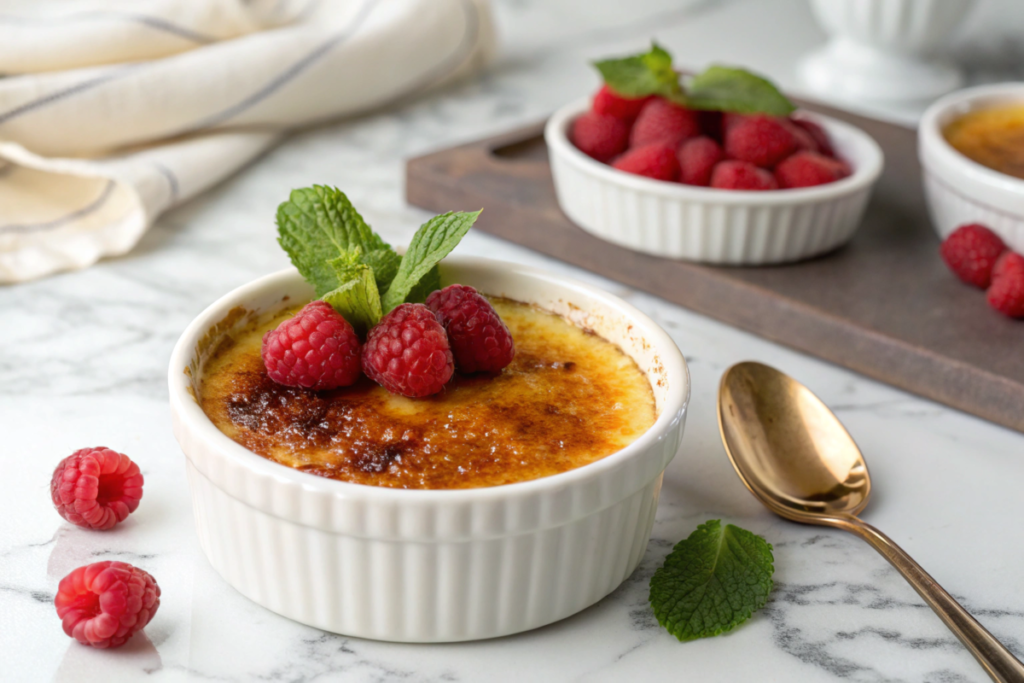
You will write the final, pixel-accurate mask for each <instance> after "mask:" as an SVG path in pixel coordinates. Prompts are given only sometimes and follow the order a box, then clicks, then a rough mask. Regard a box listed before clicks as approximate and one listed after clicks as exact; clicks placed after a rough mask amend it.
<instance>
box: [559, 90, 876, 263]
mask: <svg viewBox="0 0 1024 683" xmlns="http://www.w3.org/2000/svg"><path fill="white" fill-rule="evenodd" d="M588 107H589V102H588V101H586V100H580V101H578V102H574V103H573V104H570V105H567V106H565V107H563V108H561V109H559V110H558V111H557V112H555V113H554V115H553V116H552V117H551V118H550V119H549V120H548V123H547V126H546V127H545V129H544V139H545V141H546V142H547V145H548V150H549V155H550V159H551V173H552V175H553V176H554V181H555V193H556V195H557V196H558V203H559V205H560V206H561V207H562V210H563V211H564V212H565V214H566V215H567V216H568V217H569V218H570V219H572V221H573V222H575V223H576V224H577V225H579V226H580V227H581V228H583V229H584V230H586V231H587V232H590V233H593V234H594V235H597V236H598V237H601V238H602V239H605V240H608V241H609V242H614V243H615V244H619V245H622V246H624V247H628V248H630V249H635V250H637V251H642V252H646V253H648V254H654V255H655V256H666V257H669V258H678V259H686V260H689V261H704V262H707V263H719V264H735V265H743V264H745V265H760V264H769V263H786V262H789V261H797V260H800V259H803V258H807V257H809V256H814V255H815V254H820V253H824V252H826V251H829V250H831V249H835V248H836V247H838V246H840V245H841V244H844V243H845V242H846V241H848V240H849V239H850V238H851V237H852V236H853V233H854V232H855V231H856V229H857V226H858V224H859V223H860V219H861V216H862V215H863V213H864V209H865V207H866V206H867V201H868V197H869V196H870V194H871V187H872V185H873V184H874V182H875V180H876V179H877V178H878V176H879V174H880V173H881V172H882V150H881V149H879V147H878V145H877V144H876V143H875V141H874V140H872V139H871V136H869V135H867V134H866V133H864V132H862V131H860V130H858V129H857V128H854V127H853V126H850V125H847V124H845V123H842V122H841V121H836V120H835V119H830V118H828V117H825V116H819V115H814V114H807V117H808V118H810V119H813V120H814V121H816V122H818V123H819V124H821V125H822V126H824V127H825V130H826V131H828V134H829V135H830V136H831V138H832V142H833V145H834V146H835V148H836V151H837V152H838V154H839V155H840V156H842V157H843V158H844V159H845V160H846V161H847V162H849V164H850V165H851V166H852V167H853V174H852V175H850V176H849V177H848V178H844V179H842V180H840V181H838V182H835V183H830V184H828V185H819V186H817V187H807V188H799V189H794V190H775V191H768V192H746V191H737V190H716V189H712V188H708V187H694V186H692V185H683V184H681V183H669V182H663V181H660V180H652V179H650V178H644V177H642V176H638V175H633V174H630V173H624V172H622V171H618V170H616V169H614V168H612V167H611V166H609V165H607V164H602V163H600V162H599V161H595V160H594V159H591V158H590V157H588V156H587V155H586V154H584V153H583V152H581V151H579V150H578V149H576V147H575V146H574V145H573V144H572V143H571V142H569V137H568V131H569V126H570V125H571V124H572V122H573V120H574V119H575V118H576V117H577V116H579V115H580V114H582V113H583V112H585V111H586V110H587V109H588Z"/></svg>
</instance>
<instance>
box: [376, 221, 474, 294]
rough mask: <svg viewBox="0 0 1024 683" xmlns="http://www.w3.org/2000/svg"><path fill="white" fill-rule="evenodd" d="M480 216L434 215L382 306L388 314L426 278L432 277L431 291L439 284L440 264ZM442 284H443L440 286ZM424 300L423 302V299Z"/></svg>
mask: <svg viewBox="0 0 1024 683" xmlns="http://www.w3.org/2000/svg"><path fill="white" fill-rule="evenodd" d="M479 215H480V212H479V211H477V212H476V213H461V212H452V211H449V212H448V213H445V214H441V215H440V216H434V217H433V218H431V219H430V220H429V221H427V222H426V223H424V224H423V225H422V226H420V229H419V230H417V231H416V234H415V235H413V238H412V242H410V243H409V249H408V251H406V252H405V256H403V257H402V263H401V265H400V266H399V267H398V274H397V275H395V279H394V280H392V281H391V286H390V287H388V291H387V293H386V294H385V295H384V299H383V300H382V304H383V307H384V312H385V313H387V312H388V311H390V310H391V309H393V308H394V307H395V306H398V305H399V304H401V303H403V302H405V301H406V300H407V299H408V297H409V296H410V294H413V293H414V290H416V286H417V285H419V284H420V282H421V281H422V280H423V279H424V278H428V277H429V281H430V283H431V288H432V289H436V288H437V287H435V286H433V285H434V282H437V279H438V278H437V270H436V268H437V264H438V263H440V261H441V259H443V258H444V257H445V256H447V255H448V254H449V253H450V252H451V250H452V249H454V248H455V245H456V244H458V243H459V240H461V239H462V238H463V236H464V235H465V234H466V233H467V232H469V229H470V228H471V227H473V223H475V222H476V219H477V216H479ZM438 284H439V283H438ZM427 294H429V292H423V291H422V290H421V291H417V292H415V296H416V297H417V298H419V296H421V295H422V296H423V298H426V295H427ZM420 300H421V301H422V299H420Z"/></svg>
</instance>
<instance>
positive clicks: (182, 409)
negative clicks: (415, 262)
mask: <svg viewBox="0 0 1024 683" xmlns="http://www.w3.org/2000/svg"><path fill="white" fill-rule="evenodd" d="M441 274H442V280H443V281H444V282H446V283H450V282H461V283H464V284H468V285H472V286H474V287H476V288H478V289H479V290H481V291H483V292H487V293H489V294H494V295H498V296H505V297H509V298H512V299H516V300H519V301H524V302H528V303H533V304H536V305H538V306H541V307H543V308H545V309H547V310H550V311H554V312H556V313H559V314H561V315H563V316H565V317H566V318H568V319H570V320H571V321H572V322H574V323H575V324H577V325H581V326H584V327H586V328H589V329H592V330H594V331H595V332H596V333H598V334H600V335H601V336H603V337H605V338H606V339H609V340H610V341H612V342H614V343H616V344H618V345H619V346H620V347H622V349H623V350H624V351H625V352H626V353H627V354H629V355H630V356H632V357H633V358H634V359H635V360H636V362H637V364H638V365H639V367H640V368H641V369H642V370H644V371H645V372H646V373H647V376H648V377H649V378H650V380H651V386H652V388H653V390H654V395H655V400H656V403H657V408H658V418H657V420H656V422H655V424H654V426H653V427H651V429H650V430H648V431H647V432H646V433H645V434H643V435H642V436H641V437H640V438H639V439H638V440H637V441H636V442H634V443H633V444H631V445H629V446H627V447H626V448H624V449H622V450H621V451H619V452H617V453H614V454H612V455H610V456H608V457H606V458H604V459H602V460H599V461H597V462H595V463H592V464H590V465H587V466H585V467H581V468H579V469H576V470H571V471H569V472H565V473H562V474H558V475H555V476H552V477H547V478H544V479H537V480H534V481H528V482H523V483H518V484H511V485H508V486H498V487H491V488H481V489H467V490H450V491H423V490H408V491H407V490H398V489H389V488H381V487H374V486H363V485H359V484H350V483H346V482H341V481H334V480H331V479H325V478H322V477H317V476H315V475H311V474H307V473H304V472H300V471H298V470H295V469H292V468H289V467H286V466H283V465H279V464H277V463H274V462H271V461H270V460H266V459H264V458H262V457H260V456H258V455H256V454H255V453H253V452H251V451H249V450H248V449H246V448H244V447H242V446H241V445H239V444H237V443H235V442H234V441H232V440H231V439H229V438H228V437H226V436H225V435H224V434H222V433H221V432H220V431H218V430H217V428H216V427H215V426H214V425H213V423H212V422H210V420H209V419H208V418H207V417H206V415H205V414H204V413H203V411H202V409H201V408H200V406H199V405H198V403H197V402H196V399H195V396H196V393H197V388H198V385H199V382H200V381H201V379H202V372H203V363H204V361H205V360H206V357H207V356H208V355H209V353H210V352H211V351H212V350H213V349H214V348H215V347H216V344H217V340H218V339H219V338H221V336H222V335H224V334H225V333H227V332H229V331H230V330H232V329H236V328H238V326H240V325H244V324H245V322H246V320H248V319H250V318H249V316H251V315H257V314H260V313H263V312H267V311H272V310H276V309H278V308H279V307H281V306H282V305H285V304H284V303H283V300H284V298H285V297H289V298H290V299H289V300H290V301H291V302H294V301H303V300H306V299H308V298H310V297H311V296H312V289H311V288H310V287H309V286H308V285H307V284H306V283H305V282H304V281H303V280H302V278H301V277H300V276H299V275H298V273H297V272H295V271H294V270H286V271H282V272H279V273H275V274H273V275H268V276H267V277H264V278H261V279H259V280H256V281H255V282H252V283H250V284H248V285H246V286H244V287H240V288H239V289H236V290H235V291H233V292H231V293H230V294H228V295H227V296H225V297H223V298H221V299H220V300H219V301H217V302H216V303H214V304H213V305H212V306H210V307H209V308H207V309H206V310H205V311H203V313H201V314H200V315H199V317H197V318H196V319H195V320H194V321H193V322H192V324H191V325H189V327H188V329H186V330H185V332H184V333H183V334H182V336H181V339H180V340H179V341H178V343H177V345H176V346H175V349H174V352H173V354H172V356H171V364H170V371H169V377H168V382H169V385H170V399H171V400H170V402H171V414H172V418H173V427H174V434H175V436H176V437H177V439H178V442H179V443H180V444H181V448H182V450H183V451H184V452H185V455H186V466H187V470H188V479H189V484H190V488H191V492H192V506H193V510H194V513H195V519H196V526H197V528H198V531H199V539H200V544H201V546H202V548H203V552H204V553H205V554H206V556H207V558H209V560H210V563H211V564H212V565H213V567H214V568H215V569H216V570H217V571H218V572H219V573H220V574H221V576H223V577H224V579H225V580H226V581H227V582H228V583H230V584H231V585H232V586H234V587H235V588H236V589H237V590H238V591H239V592H241V593H242V594H243V595H245V596H246V597H248V598H250V599H251V600H253V601H254V602H256V603H258V604H260V605H263V606H264V607H266V608H268V609H270V610H273V611H274V612H277V613H278V614H281V615H284V616H286V617H289V618H291V619H294V620H296V621H299V622H302V623H304V624H308V625H310V626H315V627H317V628H322V629H325V630H328V631H334V632H337V633H343V634H347V635H353V636H361V637H365V638H375V639H380V640H393V641H405V642H444V641H459V640H473V639H478V638H490V637H494V636H501V635H506V634H510V633H516V632H519V631H524V630H527V629H532V628H536V627H538V626H543V625H544V624H548V623H551V622H553V621H557V620H559V619H562V618H564V617H567V616H569V615H571V614H573V613H575V612H578V611H580V610H582V609H584V608H585V607H587V606H589V605H592V604H594V603H595V602H597V601H598V600H600V599H601V598H603V597H604V596H605V595H607V594H608V593H610V592H611V591H613V590H614V589H615V588H616V587H617V586H618V585H619V584H620V583H621V582H622V581H623V580H624V579H625V578H626V577H627V576H629V574H630V573H631V572H632V571H633V569H634V568H635V567H636V565H637V564H638V563H639V561H640V559H641V557H642V556H643V554H644V550H645V548H646V547H647V542H648V540H649V538H650V534H651V526H652V524H653V522H654V513H655V508H656V506H657V503H658V493H659V491H660V489H661V481H662V473H663V471H664V470H665V467H666V466H667V465H668V463H669V462H670V461H671V460H672V458H673V457H674V456H675V454H676V451H677V449H678V447H679V443H680V440H681V439H682V433H683V424H684V418H685V412H686V405H687V402H688V400H689V393H690V383H689V376H688V372H687V368H686V363H685V361H684V360H683V357H682V355H681V354H680V353H679V349H678V348H677V347H676V345H675V343H674V342H673V341H672V340H671V338H670V337H669V336H668V335H667V334H665V332H664V331H662V330H661V329H660V328H659V327H658V326H657V325H656V324H655V323H654V322H653V321H651V319H650V318H648V317H647V316H645V315H644V314H643V313H640V312H639V311H637V310H636V309H635V308H633V307H632V306H630V305H629V304H627V303H625V302H624V301H622V300H621V299H618V298H616V297H614V296H612V295H610V294H607V293H606V292H603V291H601V290H600V289H597V288H595V287H591V286H589V285H585V284H582V283H580V282H576V281H574V280H570V279H567V278H563V277H559V276H555V275H551V274H548V273H544V272H541V271H538V270H535V269H532V268H528V267H526V266H519V265H513V264H507V263H500V262H497V261H489V260H485V259H471V258H449V259H447V260H446V261H445V262H444V263H443V264H442V270H441Z"/></svg>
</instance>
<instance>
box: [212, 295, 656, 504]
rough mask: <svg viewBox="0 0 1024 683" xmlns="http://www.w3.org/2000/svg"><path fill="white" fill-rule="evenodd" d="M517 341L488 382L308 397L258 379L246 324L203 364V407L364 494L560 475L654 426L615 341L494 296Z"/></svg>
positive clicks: (265, 326) (265, 450)
mask: <svg viewBox="0 0 1024 683" xmlns="http://www.w3.org/2000/svg"><path fill="white" fill-rule="evenodd" d="M493 304H494V307H495V309H496V310H497V311H498V314H499V315H500V316H501V318H502V319H503V320H504V321H505V324H506V325H508V328H509V330H510V331H511V333H512V338H513V340H514V341H515V345H516V356H515V359H514V360H513V361H512V364H511V365H509V366H508V367H506V368H505V369H504V370H503V371H502V372H501V374H499V375H497V376H493V377H492V376H487V375H475V376H463V375H459V374H458V373H456V375H455V377H453V379H452V380H451V382H450V383H449V384H448V386H447V387H446V388H445V390H444V391H443V392H441V393H440V394H437V395H436V396H431V397H428V398H421V399H409V398H405V397H402V396H397V395H395V394H391V393H389V392H388V391H387V390H385V389H383V388H382V387H380V386H377V385H376V384H374V383H373V382H372V381H370V380H369V379H367V378H366V377H362V378H361V379H360V381H359V382H358V383H356V384H355V385H354V386H352V387H347V388H344V389H338V390H335V391H328V392H313V391H308V390H304V389H296V388H292V387H286V386H282V385H280V384H277V383H275V382H273V381H272V380H271V379H270V378H269V377H267V374H266V371H265V370H264V367H263V361H262V358H261V357H260V345H261V340H262V337H263V334H264V332H266V331H267V330H269V329H272V328H274V327H276V326H277V325H278V324H279V323H280V322H281V321H282V320H284V319H285V318H286V317H289V316H291V315H294V314H295V312H296V311H297V310H298V308H297V307H296V308H293V309H289V310H287V311H283V312H281V313H280V314H278V315H275V316H272V317H269V318H266V319H263V320H259V321H256V322H255V323H253V324H251V325H250V326H249V327H248V328H246V329H245V330H243V331H242V332H240V333H238V334H236V335H234V336H233V338H232V339H230V340H228V341H227V343H225V344H223V345H222V347H221V348H220V349H219V350H218V352H217V353H216V355H215V356H214V358H212V359H211V360H210V362H209V363H208V364H207V368H206V370H205V371H204V373H203V377H204V379H203V383H202V385H201V387H200V394H201V396H200V403H201V405H202V408H203V410H204V411H205V412H206V414H207V415H208V416H209V418H210V419H211V420H212V421H213V423H214V424H215V425H216V426H217V427H218V428H219V429H220V430H221V431H222V432H224V433H225V434H226V435H228V436H229V437H230V438H231V439H233V440H234V441H237V442H238V443H240V444H242V445H243V446H245V447H246V448H248V449H250V450H252V451H253V452H255V453H257V454H259V455H261V456H263V457H265V458H268V459H270V460H273V461H275V462H278V463H281V464H283V465H287V466H289V467H294V468H296V469H300V470H303V471H305V472H310V473H312V474H317V475H320V476H323V477H330V478H332V479H339V480H342V481H349V482H355V483H359V484H370V485H374V486H390V487H396V488H410V489H454V488H475V487H483V486H499V485H501V484H511V483H514V482H520V481H527V480H530V479H537V478H540V477H546V476H550V475H552V474H558V473H559V472H565V471H567V470H571V469H575V468H577V467H581V466H583V465H586V464H588V463H591V462H594V461H595V460H599V459H601V458H603V457H605V456H607V455H610V454H612V453H614V452H616V451H618V450H620V449H622V448H623V447H625V446H627V445H628V444H630V443H632V442H633V441H635V440H636V439H637V438H638V437H639V436H640V435H641V434H643V433H644V432H645V431H647V429H648V428H650V426H651V425H652V424H654V420H655V406H654V395H653V392H652V391H651V386H650V383H649V382H648V380H647V377H646V376H645V375H644V373H643V372H641V371H640V369H639V368H638V367H637V365H636V363H635V362H634V361H633V359H631V358H630V357H629V356H627V355H626V354H625V353H623V352H622V350H621V349H619V347H618V346H616V345H614V344H612V343H610V342H608V341H606V340H604V339H602V338H600V337H598V336H596V335H594V334H591V333H588V332H586V331H584V330H582V329H580V328H578V327H575V326H573V325H572V324H570V323H569V322H567V321H566V320H564V319H563V318H561V317H559V316H556V315H553V314H551V313H548V312H546V311H542V310H539V309H537V308H535V307H532V306H529V305H526V304H521V303H516V302H511V301H506V300H502V299H497V300H493Z"/></svg>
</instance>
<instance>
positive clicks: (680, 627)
mask: <svg viewBox="0 0 1024 683" xmlns="http://www.w3.org/2000/svg"><path fill="white" fill-rule="evenodd" d="M773 562H774V557H773V556H772V546H771V545H770V544H769V543H767V542H766V541H765V540H764V539H763V538H761V537H760V536H757V535H755V534H752V533H750V532H749V531H746V530H745V529H740V528H739V527H737V526H733V525H732V524H727V525H726V526H725V528H724V529H723V528H722V526H721V522H720V521H719V520H717V519H712V520H710V521H708V522H705V523H704V524H701V525H700V526H698V527H697V530H696V531H694V532H693V533H692V534H690V536H689V538H687V539H686V540H684V541H680V542H679V543H678V544H676V547H675V548H673V549H672V552H671V553H669V555H668V557H666V558H665V564H664V565H662V567H661V568H660V569H658V571H656V572H655V573H654V576H653V577H652V578H651V596H650V600H651V607H653V608H654V616H655V617H657V619H658V623H659V624H661V625H662V626H664V627H665V628H666V629H667V630H668V632H669V633H671V634H672V635H674V636H675V637H676V638H678V639H679V640H694V639H696V638H707V637H710V636H717V635H719V634H720V633H725V632H726V631H730V630H732V629H734V628H735V627H737V626H739V625H740V624H742V623H743V622H745V621H746V620H747V619H749V618H750V616H751V615H752V614H753V613H754V612H755V611H756V610H759V609H761V608H762V607H764V604H765V602H766V601H767V600H768V593H770V592H771V590H772V573H773V572H774V571H775V567H774V564H773Z"/></svg>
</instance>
